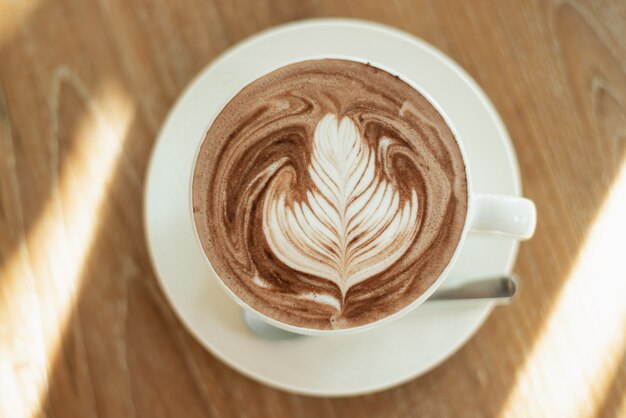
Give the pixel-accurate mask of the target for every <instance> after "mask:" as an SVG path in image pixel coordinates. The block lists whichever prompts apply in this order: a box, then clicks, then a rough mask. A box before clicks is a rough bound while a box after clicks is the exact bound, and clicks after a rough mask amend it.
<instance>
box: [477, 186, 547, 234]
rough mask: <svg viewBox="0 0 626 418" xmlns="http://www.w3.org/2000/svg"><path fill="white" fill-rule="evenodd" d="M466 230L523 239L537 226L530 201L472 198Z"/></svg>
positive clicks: (509, 197)
mask: <svg viewBox="0 0 626 418" xmlns="http://www.w3.org/2000/svg"><path fill="white" fill-rule="evenodd" d="M472 198H473V201H472V203H473V204H472V207H473V209H472V211H471V214H470V215H471V217H470V230H472V231H480V232H489V233H495V234H499V235H504V236H507V237H512V238H516V239H519V240H526V239H529V238H530V237H532V235H533V233H534V232H535V226H536V225H537V209H536V208H535V204H534V203H533V202H532V200H528V199H525V198H523V197H514V196H506V195H498V194H483V193H474V194H473V195H472Z"/></svg>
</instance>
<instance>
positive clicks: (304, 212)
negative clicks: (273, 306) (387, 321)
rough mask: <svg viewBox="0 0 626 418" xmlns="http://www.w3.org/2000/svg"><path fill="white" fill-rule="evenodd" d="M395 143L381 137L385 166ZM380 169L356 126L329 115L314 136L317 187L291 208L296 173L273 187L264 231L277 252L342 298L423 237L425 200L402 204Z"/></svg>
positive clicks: (275, 181)
mask: <svg viewBox="0 0 626 418" xmlns="http://www.w3.org/2000/svg"><path fill="white" fill-rule="evenodd" d="M391 142H392V140H391V139H389V138H382V139H381V141H380V143H379V145H378V150H377V153H378V154H380V156H381V157H380V158H381V159H382V160H385V159H387V158H388V156H387V155H386V154H387V151H388V149H389V144H390V143H391ZM377 171H378V170H377V169H376V153H375V152H373V151H372V150H370V148H369V146H368V145H367V144H366V143H365V141H364V140H363V139H362V138H361V135H360V133H359V131H358V130H357V127H356V126H355V125H354V123H353V122H352V121H351V120H350V119H349V118H348V117H344V118H343V119H342V120H341V122H340V123H339V122H338V121H337V117H336V116H335V115H330V114H329V115H326V116H324V117H323V118H322V120H321V121H320V122H319V124H318V125H317V128H316V129H315V134H314V135H313V152H312V156H311V162H310V164H309V167H308V174H309V176H310V178H311V180H312V181H313V186H314V187H312V189H311V190H307V191H306V197H305V199H303V201H302V202H297V201H296V202H289V200H290V196H289V195H290V188H291V186H292V185H291V183H292V181H293V180H294V179H293V177H292V173H291V172H290V171H289V170H284V171H283V172H281V173H280V174H278V175H276V176H275V177H274V179H273V181H272V182H271V183H270V186H269V189H268V192H267V196H266V198H265V205H264V208H263V230H264V232H265V238H266V239H267V241H268V243H269V245H270V247H271V249H272V251H273V252H274V254H275V255H276V256H277V257H278V258H279V259H280V260H281V261H282V262H283V263H285V264H286V265H288V266H289V267H291V268H293V269H295V270H297V271H299V272H302V273H307V274H310V275H313V276H318V277H321V278H324V279H327V280H330V281H331V282H333V283H334V284H336V285H337V287H338V288H339V290H340V291H341V297H342V298H343V297H344V296H345V294H346V293H347V291H348V289H350V287H352V286H354V285H356V284H358V283H360V282H362V281H364V280H366V279H369V278H370V277H373V276H375V275H376V274H378V273H381V272H383V271H384V270H386V269H387V268H389V267H390V266H392V265H393V264H394V263H395V262H396V261H397V260H398V259H399V258H400V257H401V256H402V255H403V254H404V253H405V251H406V250H407V249H408V247H409V246H410V245H411V244H412V242H413V239H414V238H415V235H416V234H417V229H418V218H417V206H418V205H417V195H416V193H415V191H411V193H410V196H409V198H408V199H405V201H402V199H401V198H400V193H399V191H398V190H397V189H396V188H395V187H394V185H393V183H390V182H387V181H386V180H385V179H384V178H382V176H381V175H380V174H379V173H378V172H377ZM342 303H343V300H341V301H333V303H332V305H335V306H336V305H339V306H341V305H342Z"/></svg>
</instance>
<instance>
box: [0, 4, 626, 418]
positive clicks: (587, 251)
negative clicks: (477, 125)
mask: <svg viewBox="0 0 626 418" xmlns="http://www.w3.org/2000/svg"><path fill="white" fill-rule="evenodd" d="M322 16H351V17H359V18H364V19H370V20H374V21H379V22H382V23H386V24H390V25H393V26H396V27H399V28H401V29H404V30H406V31H408V32H411V33H413V34H415V35H417V36H419V37H421V38H423V39H425V40H426V41H428V42H430V43H432V44H433V45H435V46H436V47H437V48H439V49H441V50H442V51H444V52H445V53H447V54H449V55H450V56H451V57H452V58H453V59H454V60H456V61H457V62H458V63H460V64H461V66H463V67H464V68H465V69H466V70H467V71H468V72H469V73H470V74H471V75H472V76H473V77H474V78H475V79H476V80H477V81H478V83H479V84H480V85H481V86H482V87H483V88H484V89H485V91H486V93H487V95H488V96H489V97H490V98H491V99H492V100H493V102H494V104H495V107H496V108H497V110H498V111H499V112H500V114H501V115H502V117H503V119H504V121H505V123H506V125H507V127H508V129H509V131H510V134H511V137H512V139H513V142H514V144H515V147H516V150H517V153H518V157H519V161H520V165H521V171H522V175H523V181H524V190H525V194H526V195H527V196H528V197H530V198H532V199H533V200H535V202H536V203H537V208H538V213H539V225H538V229H537V234H536V236H535V238H534V239H533V240H532V241H530V242H528V243H526V244H524V245H523V246H522V249H521V252H520V256H519V258H518V262H517V265H516V271H517V272H518V273H519V274H520V275H521V277H522V283H521V291H520V293H519V297H517V298H516V300H515V302H514V303H513V304H512V305H511V306H509V307H505V308H498V309H497V310H496V311H495V312H494V313H493V314H492V315H491V317H490V318H489V320H488V321H487V323H486V324H485V325H484V326H483V327H482V329H481V330H480V331H479V332H478V334H477V335H476V336H475V337H474V338H473V339H472V340H471V341H470V342H469V343H467V344H466V345H465V346H464V347H463V348H462V349H461V350H460V351H459V352H458V353H456V354H455V355H454V356H453V357H452V358H451V359H450V360H448V361H447V362H446V363H445V364H444V365H442V366H440V367H438V368H436V369H435V370H433V371H431V372H430V373H428V374H426V375H425V376H423V377H420V378H418V379H415V380H414V381H412V382H409V383H407V384H405V385H403V386H400V387H398V388H395V389H392V390H387V391H385V392H382V393H379V394H375V395H371V396H363V397H356V398H345V399H318V398H310V397H304V396H295V395H291V394H287V393H283V392H280V391H277V390H273V389H270V388H267V387H265V386H263V385H260V384H258V383H256V382H254V381H252V380H249V379H248V378H246V377H243V376H241V375H240V374H238V373H237V372H235V371H233V370H231V369H230V368H228V367H226V366H225V365H223V364H222V363H221V362H220V361H218V360H217V359H216V358H214V357H213V356H212V355H210V354H209V353H207V352H206V351H205V350H204V349H203V348H202V347H201V346H200V345H199V344H198V343H197V342H196V341H195V340H194V339H193V338H192V337H191V336H190V335H189V333H187V332H186V331H185V330H184V329H183V327H182V326H181V324H180V322H179V321H178V319H177V318H176V316H175V315H174V313H173V311H172V309H171V307H170V306H169V305H168V303H167V302H166V300H165V299H164V296H163V294H162V293H161V291H160V289H159V287H158V285H157V282H156V280H155V277H154V271H153V269H152V267H151V265H150V260H149V258H148V254H147V250H146V243H145V240H144V236H143V232H144V231H143V227H142V188H143V184H144V181H145V174H146V164H147V161H148V156H149V155H150V151H151V148H152V145H153V143H154V140H155V137H156V135H157V132H158V129H159V127H160V125H161V124H162V123H163V120H164V117H165V116H166V114H167V112H168V110H169V108H170V106H172V104H173V102H174V100H175V99H176V97H177V96H178V95H179V94H180V93H181V91H182V89H183V88H184V87H185V86H186V85H187V83H189V81H190V80H191V79H192V77H193V76H194V75H195V74H197V73H198V72H199V71H200V70H201V69H202V68H203V67H204V66H205V65H207V64H208V63H209V62H210V61H211V60H212V59H213V58H214V57H215V56H216V55H218V54H219V53H220V52H222V51H224V50H225V49H226V48H228V47H229V46H231V45H233V44H234V43H236V42H238V41H240V40H242V39H244V38H245V37H247V36H249V35H252V34H254V33H256V32H258V31H259V30H262V29H265V28H268V27H271V26H273V25H276V24H279V23H283V22H287V21H291V20H295V19H302V18H308V17H322ZM0 77H1V78H0V83H1V84H0V416H2V417H7V418H8V417H30V416H41V417H99V418H104V417H115V418H123V417H134V416H137V417H174V416H175V417H213V416H215V417H222V416H226V417H227V416H245V417H301V416H302V417H348V416H354V417H370V416H371V417H407V416H411V417H417V416H419V417H430V416H437V417H440V416H443V417H460V416H463V417H483V416H511V417H514V416H519V417H530V416H546V417H561V416H563V417H574V416H585V417H587V416H599V417H600V416H601V417H610V416H618V415H621V416H626V400H625V395H624V394H625V393H626V332H625V330H626V287H625V283H626V269H625V268H624V264H625V263H626V261H625V259H626V228H625V227H624V225H625V224H624V221H623V220H621V218H622V217H623V216H624V215H626V210H623V209H624V208H625V207H626V169H625V168H624V166H625V154H626V110H625V109H626V3H625V2H624V1H621V0H606V1H596V2H593V4H588V2H583V1H566V2H562V1H538V0H537V1H497V2H496V1H492V2H489V1H472V2H457V1H428V0H414V1H408V0H406V1H405V0H396V1H393V2H392V1H371V0H370V1H356V0H355V1H331V0H329V1H323V0H305V1H289V0H274V1H272V0H266V1H253V0H249V1H246V0H240V1H229V0H222V1H218V0H208V1H200V0H189V1H179V0H162V1H150V0H94V1H87V0H13V1H11V0H1V1H0ZM620 234H621V236H620Z"/></svg>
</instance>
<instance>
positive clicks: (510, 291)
mask: <svg viewBox="0 0 626 418" xmlns="http://www.w3.org/2000/svg"><path fill="white" fill-rule="evenodd" d="M516 290H517V276H516V275H514V274H513V275H511V276H498V277H492V278H488V279H480V280H474V281H470V282H468V283H464V284H462V285H460V286H455V287H449V288H445V289H439V290H437V291H436V292H435V293H433V294H432V295H431V296H430V297H429V298H428V299H427V300H426V302H428V303H430V302H437V301H468V300H484V301H487V300H489V301H493V302H495V303H497V304H505V303H508V302H510V301H511V299H512V298H513V296H514V295H515V291H516ZM243 316H244V320H245V321H246V324H247V325H248V328H250V330H251V331H252V332H254V333H255V334H257V335H259V336H260V337H263V338H267V339H270V340H285V339H292V338H296V337H301V335H299V334H294V333H292V332H289V331H285V330H282V329H280V328H276V327H274V326H272V325H270V324H268V323H266V322H264V321H263V320H261V319H259V318H258V317H257V316H256V315H254V314H251V313H249V312H247V311H244V315H243Z"/></svg>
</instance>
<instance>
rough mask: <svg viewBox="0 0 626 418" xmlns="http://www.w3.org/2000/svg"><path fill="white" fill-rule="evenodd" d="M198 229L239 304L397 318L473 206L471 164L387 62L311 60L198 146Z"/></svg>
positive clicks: (265, 88)
mask: <svg viewBox="0 0 626 418" xmlns="http://www.w3.org/2000/svg"><path fill="white" fill-rule="evenodd" d="M193 205H194V221H195V224H196V229H197V232H198V236H199V238H200V241H201V243H202V246H203V248H204V251H205V253H206V254H207V257H208V259H209V261H210V262H211V265H212V266H213V268H214V270H215V271H216V273H217V274H218V276H219V278H220V279H221V280H222V281H223V282H224V284H225V285H226V286H227V287H228V288H230V289H231V290H232V291H233V293H235V295H237V297H239V298H240V299H241V300H242V301H244V302H245V303H247V304H248V305H250V306H251V307H253V308H254V309H256V310H257V311H259V312H261V313H263V314H265V315H267V316H269V317H272V318H274V319H276V320H278V321H282V322H285V323H288V324H292V325H296V326H301V327H307V328H317V329H333V328H350V327H355V326H358V325H363V324H367V323H370V322H374V321H377V320H379V319H382V318H384V317H386V316H388V315H391V314H393V313H395V312H397V311H399V310H400V309H402V308H403V307H405V306H407V305H408V304H410V303H411V302H412V301H414V300H415V299H416V298H418V297H419V296H420V295H422V294H423V293H424V292H425V291H426V290H427V289H428V288H429V287H430V286H431V285H432V284H433V283H434V281H435V280H436V279H437V278H438V277H439V275H440V274H441V272H442V271H443V270H444V269H445V267H446V265H447V264H448V262H449V260H450V258H451V257H452V254H453V252H454V250H455V248H456V245H457V243H458V240H459V238H460V235H461V232H462V230H463V225H464V222H465V215H466V211H467V188H466V178H465V168H464V165H463V159H462V156H461V153H460V150H459V148H458V145H457V144H456V141H455V139H454V135H453V134H452V132H451V131H450V128H449V127H448V126H447V125H446V123H445V121H444V120H443V118H442V117H441V115H439V113H438V112H437V111H436V109H435V108H434V107H433V106H432V105H431V104H430V103H429V102H428V101H427V100H426V99H425V98H424V97H423V96H422V95H420V94H419V93H418V92H417V91H416V90H414V89H413V88H412V87H411V86H409V85H408V84H406V83H405V82H403V81H402V80H399V79H398V78H396V77H394V76H392V75H390V74H389V73H386V72H384V71H381V70H379V69H377V68H374V67H371V66H368V65H365V64H361V63H357V62H353V61H345V60H331V59H325V60H312V61H305V62H301V63H297V64H292V65H288V66H285V67H283V68H280V69H278V70H276V71H274V72H272V73H270V74H267V75H265V76H263V77H261V78H259V79H257V80H256V81H254V82H252V83H251V84H249V85H248V86H246V87H245V88H244V89H242V90H241V91H240V92H239V93H238V94H237V95H236V96H235V97H234V98H233V99H232V100H231V101H230V102H229V103H228V104H227V105H226V106H225V107H224V109H223V110H222V112H221V113H220V114H219V115H218V116H217V118H216V119H215V121H214V122H213V124H212V126H211V128H210V129H209V131H208V132H207V135H206V138H205V140H204V142H203V144H202V146H201V149H200V152H199V155H198V159H197V162H196V168H195V172H194V180H193Z"/></svg>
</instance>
